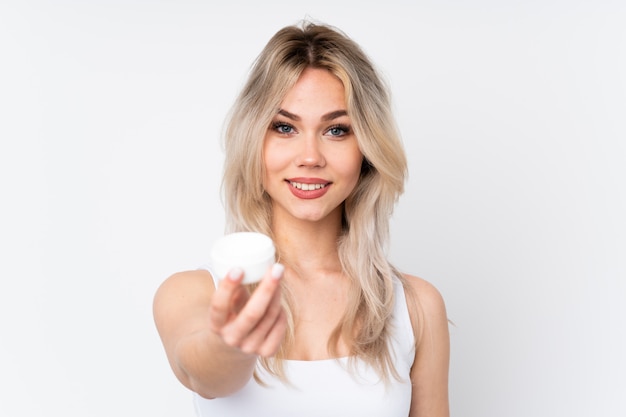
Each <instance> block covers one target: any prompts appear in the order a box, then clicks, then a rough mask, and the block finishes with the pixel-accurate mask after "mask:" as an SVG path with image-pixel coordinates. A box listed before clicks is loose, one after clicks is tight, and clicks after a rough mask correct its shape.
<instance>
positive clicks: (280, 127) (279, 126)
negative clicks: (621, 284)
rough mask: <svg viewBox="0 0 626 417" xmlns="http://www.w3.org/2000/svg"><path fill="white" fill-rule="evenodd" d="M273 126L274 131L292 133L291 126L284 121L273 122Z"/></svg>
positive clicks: (284, 133) (285, 133)
mask: <svg viewBox="0 0 626 417" xmlns="http://www.w3.org/2000/svg"><path fill="white" fill-rule="evenodd" d="M273 128H274V130H275V131H276V132H278V133H280V134H283V135H290V134H292V133H294V128H293V126H290V125H288V124H286V123H274V125H273Z"/></svg>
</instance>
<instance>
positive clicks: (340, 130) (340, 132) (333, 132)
mask: <svg viewBox="0 0 626 417" xmlns="http://www.w3.org/2000/svg"><path fill="white" fill-rule="evenodd" d="M327 132H328V134H329V135H330V136H336V137H341V136H345V135H347V134H348V133H350V128H349V127H348V126H333V127H331V128H330V129H328V130H327Z"/></svg>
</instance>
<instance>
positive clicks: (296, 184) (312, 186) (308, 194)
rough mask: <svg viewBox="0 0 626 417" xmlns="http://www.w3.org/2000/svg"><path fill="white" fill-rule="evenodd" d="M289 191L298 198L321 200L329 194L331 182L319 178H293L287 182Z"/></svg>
mask: <svg viewBox="0 0 626 417" xmlns="http://www.w3.org/2000/svg"><path fill="white" fill-rule="evenodd" d="M287 184H288V186H289V190H290V191H291V193H292V194H293V195H295V196H296V197H298V198H303V199H312V198H319V197H321V196H323V195H324V194H326V193H327V192H328V188H329V186H330V185H331V183H330V182H328V181H324V180H322V179H319V178H307V179H300V178H293V179H289V180H287Z"/></svg>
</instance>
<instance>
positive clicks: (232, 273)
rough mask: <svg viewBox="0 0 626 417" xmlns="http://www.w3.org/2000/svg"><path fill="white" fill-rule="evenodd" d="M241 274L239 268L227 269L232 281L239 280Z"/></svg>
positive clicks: (241, 270) (241, 271)
mask: <svg viewBox="0 0 626 417" xmlns="http://www.w3.org/2000/svg"><path fill="white" fill-rule="evenodd" d="M242 275H243V269H241V268H233V269H231V270H230V271H228V278H230V279H231V280H232V281H239V278H241V276H242Z"/></svg>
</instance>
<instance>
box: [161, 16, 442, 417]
mask: <svg viewBox="0 0 626 417" xmlns="http://www.w3.org/2000/svg"><path fill="white" fill-rule="evenodd" d="M225 149H226V161H225V170H224V178H223V192H224V196H225V203H226V204H225V206H226V215H227V229H228V230H227V231H228V232H238V231H255V232H261V233H265V234H267V235H268V236H270V237H271V238H272V239H273V240H274V243H275V246H276V248H277V263H276V264H274V266H273V267H272V268H270V269H269V270H268V271H267V273H266V275H265V277H264V278H263V280H262V281H261V282H260V283H258V284H256V285H254V286H244V285H242V283H241V281H242V272H241V270H239V269H234V270H232V271H230V273H229V274H228V276H227V277H226V278H225V279H223V280H221V281H219V282H218V281H217V280H216V279H215V277H214V276H213V275H212V274H211V268H210V266H209V267H208V268H207V269H200V270H194V271H186V272H181V273H177V274H175V275H173V276H171V277H170V278H168V279H167V280H166V281H165V282H164V283H163V284H162V285H161V287H160V288H159V289H158V291H157V293H156V296H155V299H154V317H155V322H156V326H157V328H158V331H159V334H160V335H161V338H162V341H163V345H164V347H165V351H166V354H167V357H168V360H169V362H170V364H171V367H172V370H173V371H174V374H175V375H176V377H177V378H178V379H179V380H180V381H181V383H182V384H183V385H185V386H186V387H187V388H189V389H190V390H192V391H193V392H194V399H195V405H196V410H197V413H198V415H199V416H248V415H249V416H272V417H281V416H342V417H346V416H360V417H363V416H376V417H381V416H384V417H395V416H428V417H438V416H448V415H449V411H448V408H449V407H448V366H449V365H448V363H449V334H448V321H447V317H446V311H445V306H444V302H443V300H442V297H441V296H440V294H439V293H438V291H437V290H436V289H435V288H434V287H433V286H432V285H430V284H429V283H427V282H426V281H424V280H422V279H420V278H417V277H414V276H411V275H407V274H403V273H400V272H399V271H398V270H396V268H394V267H393V266H392V265H391V264H390V263H389V261H388V260H387V258H386V248H387V243H388V230H389V227H388V221H389V217H390V215H391V213H392V209H393V206H394V204H395V202H396V201H397V199H398V197H399V195H400V194H401V193H402V191H403V187H404V182H405V176H406V158H405V154H404V150H403V147H402V143H401V140H400V138H399V135H398V133H397V129H396V126H395V122H394V119H393V116H392V114H391V111H390V99H389V94H388V91H387V89H386V87H385V86H384V84H383V83H382V81H381V79H380V77H379V76H378V74H377V72H376V70H375V69H374V67H373V65H372V64H371V62H370V61H369V60H368V58H367V57H366V56H365V54H364V53H363V52H362V50H361V49H360V48H359V46H358V45H357V44H356V43H354V42H353V41H352V40H351V39H349V38H348V37H347V36H345V35H344V34H343V33H341V32H340V31H339V30H337V29H334V28H331V27H328V26H324V25H315V24H312V23H307V22H305V23H303V24H302V25H300V26H290V27H286V28H284V29H282V30H280V31H279V32H278V33H276V34H275V35H274V37H272V39H271V40H270V41H269V43H268V44H267V46H266V47H265V48H264V50H263V51H262V53H261V55H260V56H259V57H258V59H257V61H256V62H255V65H254V67H253V68H252V71H251V74H250V76H249V79H248V82H247V83H246V85H245V86H244V88H243V90H242V92H241V94H240V95H239V97H238V99H237V101H236V103H235V105H234V107H233V109H232V112H231V114H230V117H229V123H228V126H227V129H226V132H225Z"/></svg>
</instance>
